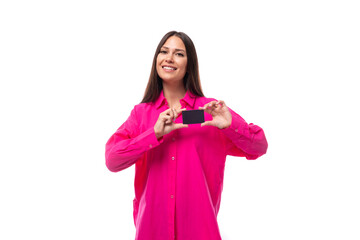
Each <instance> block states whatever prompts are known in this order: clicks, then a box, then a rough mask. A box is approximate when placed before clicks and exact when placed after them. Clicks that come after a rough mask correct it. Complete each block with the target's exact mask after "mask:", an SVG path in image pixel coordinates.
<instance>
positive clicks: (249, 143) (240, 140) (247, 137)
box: [221, 108, 268, 160]
mask: <svg viewBox="0 0 360 240" xmlns="http://www.w3.org/2000/svg"><path fill="white" fill-rule="evenodd" d="M229 110H230V112H231V115H232V121H231V125H230V126H229V127H228V128H225V129H221V131H222V132H223V133H224V134H225V136H226V137H227V139H228V141H227V144H226V154H227V155H232V156H239V157H246V159H248V160H255V159H257V158H258V157H260V156H261V155H263V154H265V153H266V151H267V148H268V143H267V140H266V137H265V134H264V131H263V130H262V128H261V127H259V126H257V125H254V124H252V123H250V124H247V123H246V122H245V120H244V119H243V118H242V117H241V116H240V115H239V114H237V113H236V112H234V111H233V110H232V109H230V108H229Z"/></svg>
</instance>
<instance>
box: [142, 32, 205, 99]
mask: <svg viewBox="0 0 360 240" xmlns="http://www.w3.org/2000/svg"><path fill="white" fill-rule="evenodd" d="M172 36H177V37H179V38H180V39H181V40H182V41H183V43H184V45H185V48H186V55H187V68H186V74H185V76H184V79H183V83H184V87H185V90H186V91H187V90H189V91H190V92H191V93H192V94H194V95H196V96H199V97H204V94H203V92H202V89H201V83H200V75H199V64H198V59H197V55H196V50H195V46H194V43H193V42H192V41H191V39H190V38H189V36H188V35H186V34H185V33H183V32H177V31H171V32H168V33H167V34H165V36H164V37H163V38H162V39H161V41H160V42H159V45H158V46H157V48H156V51H155V55H154V59H153V63H152V67H151V73H150V77H149V82H148V84H147V86H146V90H145V93H144V98H143V100H142V101H141V103H146V102H154V101H155V100H156V99H157V98H158V97H159V95H160V92H161V90H162V89H163V85H162V79H161V78H160V77H159V75H158V73H157V71H156V60H157V56H158V54H159V53H160V49H161V47H162V46H163V45H164V44H165V42H166V40H168V38H170V37H172Z"/></svg>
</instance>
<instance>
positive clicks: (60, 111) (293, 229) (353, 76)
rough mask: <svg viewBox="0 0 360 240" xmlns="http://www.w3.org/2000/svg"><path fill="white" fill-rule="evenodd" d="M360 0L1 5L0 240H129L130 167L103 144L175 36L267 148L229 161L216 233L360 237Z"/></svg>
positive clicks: (212, 89)
mask: <svg viewBox="0 0 360 240" xmlns="http://www.w3.org/2000/svg"><path fill="white" fill-rule="evenodd" d="M356 2H357V1H319V0H311V1H310V0H302V1H278V0H277V1H237V3H236V4H235V1H234V2H230V1H221V4H219V1H206V2H205V1H204V2H201V3H200V2H199V3H196V2H195V1H175V2H174V1H123V2H121V1H104V0H103V1H80V0H71V1H67V0H63V1H36V0H34V1H15V0H13V1H1V3H0V34H1V37H0V79H1V85H0V98H1V99H0V100H1V101H0V104H1V118H0V121H1V124H0V130H1V132H0V138H1V139H0V140H1V145H0V146H1V152H0V154H1V156H0V157H1V166H0V187H1V188H0V190H1V198H0V201H1V205H0V221H1V222H0V228H1V230H0V239H6V240H11V239H39V240H40V239H52V240H54V239H61V240H63V239H76V240H77V239H107V240H110V239H134V236H135V228H134V223H133V218H132V207H133V206H132V200H133V198H134V189H133V180H134V166H132V167H130V168H128V169H126V170H124V171H121V172H119V173H111V172H109V171H108V170H107V168H106V166H105V158H104V150H105V143H106V141H107V140H108V138H109V137H110V136H111V135H112V134H113V133H114V132H115V131H116V129H117V128H118V127H119V126H120V125H121V124H122V123H123V122H124V121H125V120H126V118H127V117H128V115H129V114H130V111H131V109H132V108H133V106H134V105H135V104H138V103H139V102H140V101H141V99H142V97H143V94H144V90H145V87H146V84H147V81H148V77H149V74H150V68H151V63H152V58H153V54H154V52H155V48H156V46H157V44H158V42H159V41H160V39H161V38H162V36H163V35H164V34H165V33H167V32H168V31H171V30H177V31H183V32H185V33H187V34H188V35H189V36H190V37H191V38H192V40H193V41H194V43H195V46H196V49H197V52H198V58H199V65H200V76H201V82H202V86H203V90H204V93H205V95H206V96H207V97H213V98H216V99H221V100H224V101H225V102H226V103H227V105H228V106H229V107H231V108H232V109H233V110H234V111H236V112H237V113H239V114H240V115H241V116H242V117H243V118H245V120H246V121H247V122H248V123H250V122H253V123H255V124H257V125H259V126H261V127H262V128H263V129H264V130H265V133H266V136H267V139H268V142H269V149H268V153H267V154H266V155H264V156H262V157H260V158H259V159H257V160H256V161H247V160H246V159H245V158H235V157H228V158H227V163H226V169H225V178H224V189H223V194H222V203H221V207H220V212H219V215H218V222H219V226H220V230H221V233H222V237H223V239H224V240H229V239H231V240H233V239H234V240H237V239H246V240H250V239H251V240H255V239H261V240H264V239H278V240H280V239H284V240H285V239H286V240H288V239H347V240H350V239H360V232H359V226H360V219H359V218H360V217H359V216H360V208H359V202H360V197H359V182H360V176H359V170H360V168H359V166H360V165H359V160H360V158H359V154H358V151H357V149H359V143H360V142H359V133H360V131H359V130H360V129H359V121H360V118H359V102H360V101H359V100H360V98H359V95H358V94H359V87H355V84H356V81H359V80H360V74H359V66H360V58H359V56H360V47H359V46H360V45H359V43H360V34H359V29H360V26H359V25H360V24H359V22H360V17H359V11H360V8H359V6H358V5H357V4H356Z"/></svg>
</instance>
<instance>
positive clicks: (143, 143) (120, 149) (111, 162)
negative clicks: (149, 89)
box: [105, 107, 163, 172]
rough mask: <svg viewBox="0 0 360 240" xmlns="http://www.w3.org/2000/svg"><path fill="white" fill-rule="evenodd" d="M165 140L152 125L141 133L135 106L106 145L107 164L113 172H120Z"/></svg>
mask: <svg viewBox="0 0 360 240" xmlns="http://www.w3.org/2000/svg"><path fill="white" fill-rule="evenodd" d="M162 142H163V138H160V139H159V140H158V139H157V137H156V136H155V132H154V128H153V127H151V128H149V129H148V130H146V131H144V132H143V133H139V125H138V122H137V118H136V110H135V107H134V109H133V110H132V111H131V114H130V116H129V117H128V119H127V120H126V121H125V122H124V123H123V124H122V125H121V126H120V127H119V128H118V129H117V131H116V132H115V133H114V134H113V135H112V136H111V137H110V139H109V140H108V141H107V143H106V146H105V159H106V166H107V168H108V169H109V170H110V171H112V172H118V171H121V170H123V169H125V168H128V167H130V166H131V165H132V164H134V163H135V162H136V161H137V160H138V159H140V158H141V156H142V155H143V154H144V153H145V152H146V151H148V150H149V149H151V148H154V147H156V146H158V145H159V144H160V143H162Z"/></svg>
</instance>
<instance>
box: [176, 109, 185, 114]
mask: <svg viewBox="0 0 360 240" xmlns="http://www.w3.org/2000/svg"><path fill="white" fill-rule="evenodd" d="M175 110H176V112H177V113H178V114H179V113H181V112H182V111H186V108H181V109H175Z"/></svg>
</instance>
